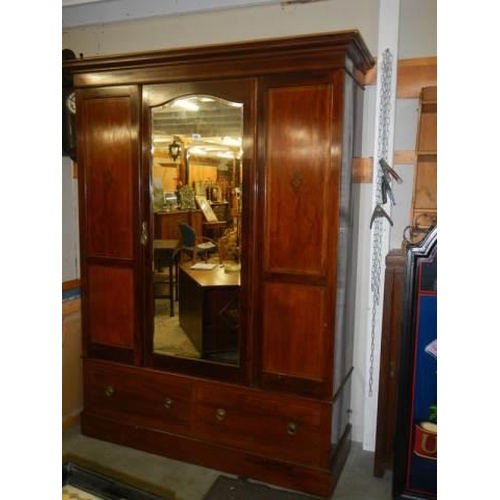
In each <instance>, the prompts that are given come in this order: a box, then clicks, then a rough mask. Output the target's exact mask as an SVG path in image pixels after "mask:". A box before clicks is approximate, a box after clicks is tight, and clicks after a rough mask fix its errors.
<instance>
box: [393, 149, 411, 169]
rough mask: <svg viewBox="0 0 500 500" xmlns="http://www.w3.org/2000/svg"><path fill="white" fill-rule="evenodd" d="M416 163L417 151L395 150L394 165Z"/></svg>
mask: <svg viewBox="0 0 500 500" xmlns="http://www.w3.org/2000/svg"><path fill="white" fill-rule="evenodd" d="M414 163H415V151H413V150H408V151H405V150H398V151H394V165H413V164H414Z"/></svg>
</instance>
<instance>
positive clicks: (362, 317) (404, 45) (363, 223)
mask: <svg viewBox="0 0 500 500" xmlns="http://www.w3.org/2000/svg"><path fill="white" fill-rule="evenodd" d="M436 3H437V0H419V1H415V0H401V8H400V17H401V20H400V43H399V58H400V59H402V58H414V57H428V56H435V55H436V54H437V51H436V44H437V41H436V8H437V5H436ZM378 11H379V2H378V1H376V0H325V1H323V2H316V3H311V4H296V5H290V6H279V5H267V6H255V7H246V8H239V9H231V10H227V11H219V12H205V13H197V14H189V15H179V16H174V17H165V18H155V19H147V20H142V21H128V22H124V23H115V24H109V25H100V26H89V27H80V28H73V29H65V30H63V36H62V46H63V48H69V49H72V50H73V51H74V52H75V53H76V54H79V53H83V55H84V56H87V57H90V56H94V55H107V54H115V53H125V52H140V51H146V50H156V49H165V48H173V47H182V46H194V45H204V44H217V43H224V42H233V41H245V40H254V39H262V38H269V37H279V36H289V35H290V36H291V35H299V34H306V33H317V32H324V31H341V30H347V29H358V30H359V31H360V32H361V34H362V36H363V38H364V40H365V42H366V44H367V46H368V47H369V49H370V51H371V52H372V54H373V55H374V56H376V55H377V52H378V46H377V44H378V34H377V30H378V22H379V19H378ZM375 101H376V89H375V86H369V87H367V89H366V92H365V109H364V130H363V136H364V137H363V156H366V157H369V156H370V155H373V137H374V130H373V128H374V123H375V120H374V117H375ZM417 111H418V102H417V101H416V99H409V100H401V99H398V101H397V103H396V134H395V144H394V149H395V150H399V149H404V150H411V149H414V145H415V133H416V121H417ZM395 168H396V170H397V171H398V172H399V174H400V175H401V177H403V179H404V183H403V184H402V185H401V186H398V185H395V186H394V191H395V196H396V201H397V203H398V204H397V206H396V207H394V209H393V211H392V217H393V218H394V222H395V225H394V228H393V230H392V232H391V236H390V241H391V247H399V246H400V244H401V235H402V231H403V229H404V227H405V226H406V225H407V224H408V220H409V210H410V203H411V192H412V182H413V166H412V165H395ZM371 188H372V186H371V184H357V185H355V189H354V196H355V199H356V200H358V206H357V213H358V219H357V221H356V227H357V230H358V245H357V247H358V255H357V270H358V276H357V299H356V302H357V304H356V323H355V339H354V341H355V343H354V367H355V370H354V374H353V386H352V410H353V413H352V423H353V439H354V440H355V441H360V442H363V441H364V440H363V429H364V427H365V426H367V425H369V426H371V427H373V426H374V425H373V424H374V423H373V422H364V421H363V418H364V417H363V407H364V402H365V401H366V397H367V396H366V380H365V375H364V374H365V371H366V363H367V351H366V345H367V339H368V335H369V324H368V318H367V311H368V302H367V298H368V290H369V286H370V269H369V252H370V230H369V222H370V217H371V210H372V208H371V203H372V193H371ZM68 246H71V245H69V243H68ZM377 355H378V354H377ZM377 366H378V365H377ZM376 376H378V372H377V374H376ZM376 396H377V392H376V391H375V392H374V396H373V397H375V398H376ZM365 447H366V448H367V449H372V444H371V443H370V442H369V443H365Z"/></svg>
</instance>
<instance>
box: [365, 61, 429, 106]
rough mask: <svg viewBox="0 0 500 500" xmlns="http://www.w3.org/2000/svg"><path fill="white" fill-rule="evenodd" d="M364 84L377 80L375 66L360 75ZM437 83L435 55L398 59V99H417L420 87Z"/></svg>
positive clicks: (370, 83) (372, 83) (371, 83)
mask: <svg viewBox="0 0 500 500" xmlns="http://www.w3.org/2000/svg"><path fill="white" fill-rule="evenodd" d="M361 81H363V83H364V84H365V85H375V83H376V82H377V66H376V65H375V66H374V67H373V68H372V69H370V70H369V71H368V72H367V73H366V75H362V80H361ZM433 85H437V56H433V57H415V58H412V59H400V60H399V61H398V92H397V96H398V98H399V99H413V98H415V99H417V98H418V97H419V96H420V91H421V89H422V87H430V86H433Z"/></svg>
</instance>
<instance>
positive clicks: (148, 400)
mask: <svg viewBox="0 0 500 500" xmlns="http://www.w3.org/2000/svg"><path fill="white" fill-rule="evenodd" d="M85 366H86V369H85V380H86V384H85V410H86V411H87V412H89V413H94V414H96V415H99V416H102V417H108V418H113V419H118V420H123V419H126V420H127V422H128V423H130V424H133V425H139V426H142V427H149V428H154V429H159V430H165V431H170V432H183V433H186V432H187V431H188V430H189V429H190V427H191V420H192V418H191V413H192V387H191V382H190V381H189V380H186V379H183V378H179V377H175V376H170V375H167V374H163V373H157V372H151V371H145V370H144V369H142V370H138V369H134V368H130V367H119V366H116V365H109V364H105V363H96V362H91V361H87V363H86V365H85Z"/></svg>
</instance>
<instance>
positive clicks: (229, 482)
mask: <svg viewBox="0 0 500 500" xmlns="http://www.w3.org/2000/svg"><path fill="white" fill-rule="evenodd" d="M203 500H318V497H312V496H309V495H302V494H300V493H295V492H293V491H288V490H281V489H276V488H271V487H270V486H267V485H265V484H260V483H254V482H252V481H248V480H247V479H241V478H231V477H227V476H219V477H218V478H217V479H216V480H215V482H214V484H213V485H212V487H211V488H210V490H208V492H207V493H206V495H205V496H204V497H203Z"/></svg>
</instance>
